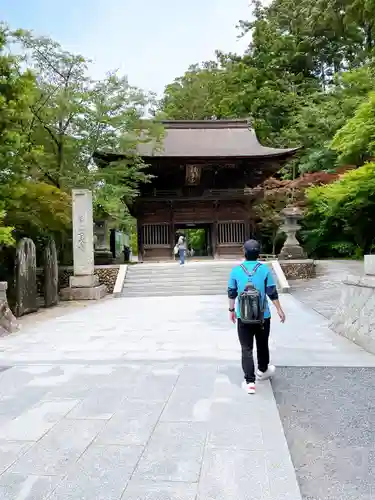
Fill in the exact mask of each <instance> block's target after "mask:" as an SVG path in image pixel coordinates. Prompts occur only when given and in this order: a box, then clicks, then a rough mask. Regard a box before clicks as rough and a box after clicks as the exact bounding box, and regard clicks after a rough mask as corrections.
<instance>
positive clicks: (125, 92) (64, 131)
mask: <svg viewBox="0 0 375 500" xmlns="http://www.w3.org/2000/svg"><path fill="white" fill-rule="evenodd" d="M14 42H15V43H14ZM5 46H7V49H8V50H7V55H5V53H4V48H5ZM9 49H10V50H9ZM14 50H18V51H19V50H21V53H20V54H19V55H9V53H12V54H13V52H14ZM87 63H88V61H86V59H85V58H84V57H83V56H81V55H76V54H72V53H70V52H67V51H65V50H64V49H63V48H62V47H61V45H60V44H58V43H56V42H54V41H53V40H51V39H49V38H44V37H36V36H35V35H34V34H33V33H31V32H27V31H23V30H18V31H16V32H10V31H9V30H8V29H6V28H5V27H3V29H2V30H1V32H0V202H3V206H4V209H5V212H6V217H5V223H6V224H7V225H9V226H10V227H13V226H14V228H15V235H16V236H17V237H19V236H21V235H27V236H31V237H33V238H34V239H38V238H40V237H42V238H44V237H46V236H48V235H49V234H50V235H51V234H53V235H54V236H55V238H57V239H60V240H61V241H62V240H64V239H65V240H66V239H67V235H68V234H69V233H70V225H71V220H70V219H71V202H70V191H71V189H72V188H80V187H81V188H88V189H91V190H92V191H93V194H94V210H95V216H98V217H99V216H100V217H103V216H106V217H110V218H111V219H112V220H113V221H114V222H115V223H116V224H117V226H118V227H121V228H126V227H129V226H131V225H132V223H133V222H132V219H131V217H130V215H129V211H128V209H127V204H128V203H131V202H132V200H133V199H134V197H135V196H136V195H137V194H138V186H139V183H140V182H147V181H148V180H149V176H148V175H147V172H146V165H144V163H143V162H142V160H141V159H140V158H139V157H138V155H136V154H135V153H134V151H135V146H136V144H137V142H140V141H142V140H148V139H149V138H156V140H157V139H158V137H159V136H160V133H161V132H160V127H158V126H156V125H155V124H154V123H153V122H152V121H149V120H144V119H142V117H143V115H144V111H145V108H146V107H147V106H149V105H150V104H151V103H152V101H153V96H152V95H148V94H146V93H144V92H142V91H140V90H139V89H137V88H134V87H131V86H130V85H129V83H128V81H127V78H125V77H122V76H119V75H118V74H116V73H109V74H108V75H107V76H106V77H105V78H104V79H103V80H101V81H93V80H92V79H90V78H89V76H88V74H87ZM21 67H22V68H24V67H27V68H28V69H27V70H26V71H22V70H21ZM96 151H108V152H112V153H113V152H121V153H125V154H127V159H126V161H122V162H113V163H112V164H111V165H110V166H109V167H108V168H106V169H101V168H98V166H97V165H96V163H95V162H94V160H93V155H94V153H95V152H96ZM1 229H2V226H1ZM8 233H9V232H8V229H5V226H4V230H3V229H2V234H4V241H5V237H6V235H8Z"/></svg>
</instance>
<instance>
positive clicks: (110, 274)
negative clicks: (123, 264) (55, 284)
mask: <svg viewBox="0 0 375 500" xmlns="http://www.w3.org/2000/svg"><path fill="white" fill-rule="evenodd" d="M119 268H120V266H118V265H113V266H95V268H94V273H95V274H96V275H97V276H98V277H99V283H100V285H105V286H106V288H107V292H108V293H113V289H114V287H115V283H116V279H117V274H118V271H119ZM70 276H73V268H72V267H60V268H59V289H60V290H61V288H67V287H69V277H70Z"/></svg>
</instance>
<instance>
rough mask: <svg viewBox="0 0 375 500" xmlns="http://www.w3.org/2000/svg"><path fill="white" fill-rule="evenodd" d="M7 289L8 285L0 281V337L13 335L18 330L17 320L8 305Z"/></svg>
mask: <svg viewBox="0 0 375 500" xmlns="http://www.w3.org/2000/svg"><path fill="white" fill-rule="evenodd" d="M7 289H8V283H7V282H6V281H0V335H6V334H8V333H13V332H15V331H17V330H18V329H19V325H18V323H17V320H16V318H15V317H14V316H13V313H12V311H11V310H10V308H9V305H8V299H7Z"/></svg>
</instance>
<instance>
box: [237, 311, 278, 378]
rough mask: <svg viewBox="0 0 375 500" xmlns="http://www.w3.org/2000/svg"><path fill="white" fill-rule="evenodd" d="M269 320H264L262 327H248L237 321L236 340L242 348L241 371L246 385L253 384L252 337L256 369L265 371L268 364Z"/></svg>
mask: <svg viewBox="0 0 375 500" xmlns="http://www.w3.org/2000/svg"><path fill="white" fill-rule="evenodd" d="M270 326H271V319H270V318H267V319H265V320H264V323H263V325H249V324H246V323H242V321H241V320H240V319H238V321H237V331H238V338H239V340H240V344H241V348H242V369H243V372H244V375H245V380H246V382H247V383H248V384H250V383H251V382H255V368H254V357H253V346H254V337H255V341H256V346H257V357H258V369H259V370H260V371H261V372H265V371H267V368H268V364H269V362H270V351H269V348H268V339H269V336H270Z"/></svg>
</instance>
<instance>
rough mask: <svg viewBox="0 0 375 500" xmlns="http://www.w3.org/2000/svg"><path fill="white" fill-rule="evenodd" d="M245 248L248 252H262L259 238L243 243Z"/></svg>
mask: <svg viewBox="0 0 375 500" xmlns="http://www.w3.org/2000/svg"><path fill="white" fill-rule="evenodd" d="M243 249H244V252H245V254H246V253H260V243H259V241H257V240H247V241H245V243H244V245H243Z"/></svg>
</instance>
